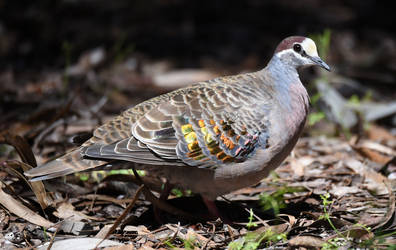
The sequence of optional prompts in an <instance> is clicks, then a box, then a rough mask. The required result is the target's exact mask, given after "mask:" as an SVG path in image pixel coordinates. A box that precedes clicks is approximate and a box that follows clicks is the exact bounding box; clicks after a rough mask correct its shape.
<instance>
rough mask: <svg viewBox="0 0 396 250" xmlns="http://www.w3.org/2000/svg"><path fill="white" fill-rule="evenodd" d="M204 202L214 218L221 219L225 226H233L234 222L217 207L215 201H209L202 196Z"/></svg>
mask: <svg viewBox="0 0 396 250" xmlns="http://www.w3.org/2000/svg"><path fill="white" fill-rule="evenodd" d="M202 200H203V202H204V203H205V205H206V207H207V208H208V211H209V214H210V215H212V216H213V217H214V218H220V219H221V220H222V221H223V223H225V224H230V225H231V224H232V221H231V220H230V219H228V217H227V216H225V215H223V214H222V213H221V212H220V211H219V209H218V208H217V206H216V203H215V202H214V201H213V200H210V199H207V198H205V197H204V196H202Z"/></svg>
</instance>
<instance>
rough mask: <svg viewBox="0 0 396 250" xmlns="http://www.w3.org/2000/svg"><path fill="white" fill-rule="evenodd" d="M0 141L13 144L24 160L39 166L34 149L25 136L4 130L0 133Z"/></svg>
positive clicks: (33, 165)
mask: <svg viewBox="0 0 396 250" xmlns="http://www.w3.org/2000/svg"><path fill="white" fill-rule="evenodd" d="M0 143H4V144H9V145H11V146H13V147H14V148H15V150H16V151H17V152H18V154H19V156H20V157H21V159H22V161H23V162H25V163H27V164H29V165H31V166H32V167H36V166H37V162H36V158H34V154H33V152H32V149H31V148H30V146H29V144H28V143H27V142H26V140H25V139H24V138H23V137H21V136H19V135H15V134H11V133H9V132H7V131H3V132H2V133H0Z"/></svg>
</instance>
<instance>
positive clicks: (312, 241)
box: [289, 236, 325, 247]
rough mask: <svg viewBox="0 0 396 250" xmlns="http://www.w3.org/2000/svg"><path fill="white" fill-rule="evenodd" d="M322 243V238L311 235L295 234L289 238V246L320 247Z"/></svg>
mask: <svg viewBox="0 0 396 250" xmlns="http://www.w3.org/2000/svg"><path fill="white" fill-rule="evenodd" d="M324 243H325V241H324V240H322V239H320V238H318V237H313V236H297V237H294V238H292V239H290V240H289V246H291V247H297V246H304V247H321V246H322V245H323V244H324Z"/></svg>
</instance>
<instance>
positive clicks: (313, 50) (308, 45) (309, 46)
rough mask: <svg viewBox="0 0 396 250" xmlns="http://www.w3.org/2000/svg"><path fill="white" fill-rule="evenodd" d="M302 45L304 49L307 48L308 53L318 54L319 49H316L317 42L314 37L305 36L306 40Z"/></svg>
mask: <svg viewBox="0 0 396 250" xmlns="http://www.w3.org/2000/svg"><path fill="white" fill-rule="evenodd" d="M301 46H302V47H303V50H305V52H306V53H307V55H309V56H318V50H317V49H316V45H315V42H314V41H312V39H310V38H305V40H304V41H303V42H302V43H301Z"/></svg>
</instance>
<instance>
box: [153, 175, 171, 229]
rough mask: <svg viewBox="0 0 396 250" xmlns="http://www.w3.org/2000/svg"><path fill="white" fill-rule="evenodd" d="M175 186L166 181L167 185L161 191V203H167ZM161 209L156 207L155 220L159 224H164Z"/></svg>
mask: <svg viewBox="0 0 396 250" xmlns="http://www.w3.org/2000/svg"><path fill="white" fill-rule="evenodd" d="M172 188H173V185H172V184H170V183H169V181H168V180H166V182H165V184H164V188H163V189H162V191H161V194H160V197H159V200H161V201H166V200H167V199H168V196H169V194H170V192H171V191H172ZM161 214H162V213H161V209H160V208H159V207H157V206H155V205H154V217H155V220H156V221H157V222H158V223H159V224H162V218H161V217H162V216H161Z"/></svg>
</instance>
